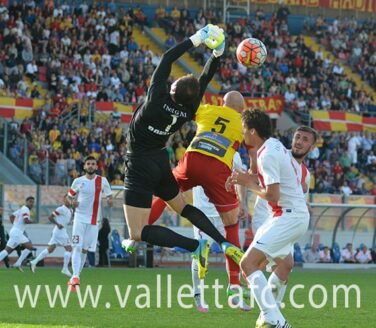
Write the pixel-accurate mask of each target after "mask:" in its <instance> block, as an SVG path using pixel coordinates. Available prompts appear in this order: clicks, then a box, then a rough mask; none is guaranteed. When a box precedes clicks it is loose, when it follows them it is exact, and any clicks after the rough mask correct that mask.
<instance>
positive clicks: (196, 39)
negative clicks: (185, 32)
mask: <svg viewBox="0 0 376 328" xmlns="http://www.w3.org/2000/svg"><path fill="white" fill-rule="evenodd" d="M208 31H209V25H206V26H205V27H203V28H202V29H200V30H198V31H197V32H196V33H195V34H193V35H192V36H191V37H190V38H189V39H190V40H191V41H192V43H193V45H194V46H195V47H198V46H199V45H200V44H201V43H203V42H204V41H205V39H206V38H207V37H208Z"/></svg>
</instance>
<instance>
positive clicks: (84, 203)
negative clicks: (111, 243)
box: [68, 156, 112, 291]
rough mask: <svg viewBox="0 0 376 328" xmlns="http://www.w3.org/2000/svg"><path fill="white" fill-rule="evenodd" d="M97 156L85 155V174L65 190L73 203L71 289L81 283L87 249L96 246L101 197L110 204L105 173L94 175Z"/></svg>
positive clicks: (109, 189) (110, 194) (110, 197)
mask: <svg viewBox="0 0 376 328" xmlns="http://www.w3.org/2000/svg"><path fill="white" fill-rule="evenodd" d="M97 169H98V164H97V160H96V159H95V158H94V157H93V156H88V157H86V158H85V161H84V171H85V175H83V176H81V177H79V178H77V179H74V181H73V183H72V186H71V188H70V190H69V192H68V199H69V200H70V201H71V202H72V205H73V207H75V209H76V210H75V213H74V221H73V229H72V245H73V253H72V269H73V275H72V278H71V279H70V281H69V282H68V285H69V286H70V287H71V291H75V290H76V286H78V285H79V284H80V278H79V276H80V272H81V270H82V268H83V266H84V264H85V262H86V256H87V251H88V249H89V248H90V249H95V248H96V244H97V239H98V225H99V223H100V220H101V218H102V214H101V198H102V196H104V197H106V199H107V205H108V206H112V191H111V187H110V184H109V183H108V181H107V179H106V178H105V177H101V176H99V175H96V174H95V172H96V171H97Z"/></svg>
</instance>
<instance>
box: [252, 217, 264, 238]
mask: <svg viewBox="0 0 376 328" xmlns="http://www.w3.org/2000/svg"><path fill="white" fill-rule="evenodd" d="M266 220H267V218H259V217H255V216H253V217H252V232H253V235H254V236H255V235H256V233H257V231H258V229H260V227H261V226H262V225H263V224H264V223H265V221H266Z"/></svg>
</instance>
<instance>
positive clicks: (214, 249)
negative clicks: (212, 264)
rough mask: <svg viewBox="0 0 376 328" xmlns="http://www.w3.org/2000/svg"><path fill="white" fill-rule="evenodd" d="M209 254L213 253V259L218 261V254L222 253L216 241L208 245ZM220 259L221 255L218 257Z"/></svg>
mask: <svg viewBox="0 0 376 328" xmlns="http://www.w3.org/2000/svg"><path fill="white" fill-rule="evenodd" d="M210 254H214V255H215V261H216V262H217V261H218V255H221V254H223V251H222V248H221V247H220V246H219V245H218V244H217V243H212V244H211V247H210ZM220 259H223V256H221V257H220Z"/></svg>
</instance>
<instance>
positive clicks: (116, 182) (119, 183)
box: [111, 174, 124, 186]
mask: <svg viewBox="0 0 376 328" xmlns="http://www.w3.org/2000/svg"><path fill="white" fill-rule="evenodd" d="M123 184H124V181H123V180H122V179H121V177H120V174H115V177H114V179H113V180H112V181H111V185H112V186H122V185H123Z"/></svg>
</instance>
